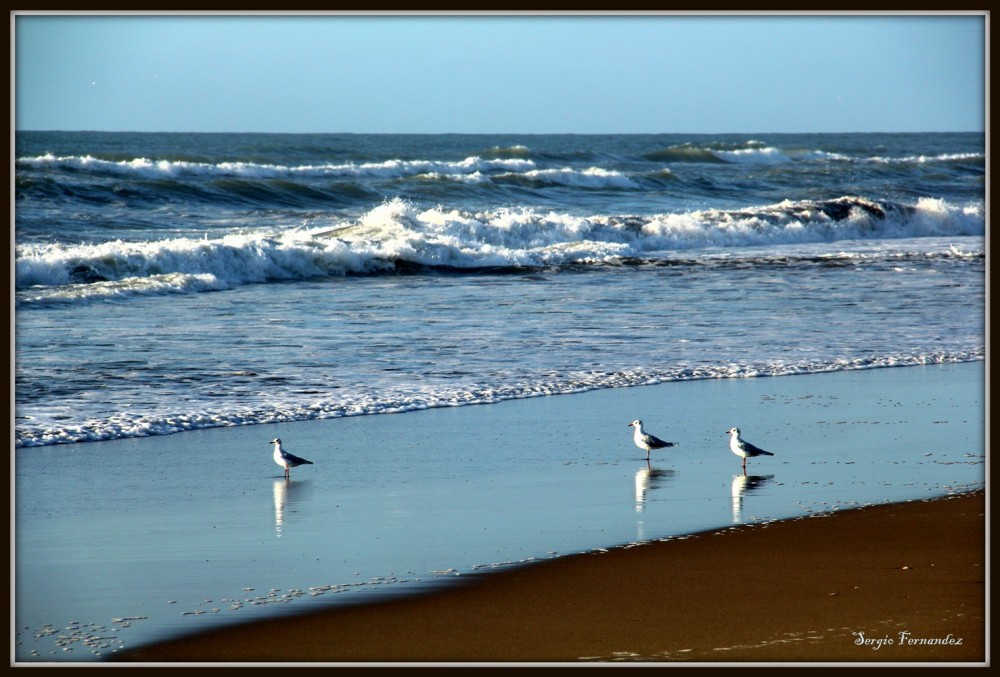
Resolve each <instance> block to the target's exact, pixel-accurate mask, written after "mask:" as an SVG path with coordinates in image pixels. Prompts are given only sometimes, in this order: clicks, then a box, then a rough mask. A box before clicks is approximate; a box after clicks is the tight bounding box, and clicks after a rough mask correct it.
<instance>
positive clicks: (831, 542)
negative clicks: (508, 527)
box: [118, 492, 988, 663]
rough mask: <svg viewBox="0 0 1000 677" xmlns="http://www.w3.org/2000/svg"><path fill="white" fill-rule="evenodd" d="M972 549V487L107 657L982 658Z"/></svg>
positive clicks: (976, 539) (978, 555) (976, 531)
mask: <svg viewBox="0 0 1000 677" xmlns="http://www.w3.org/2000/svg"><path fill="white" fill-rule="evenodd" d="M985 553H986V518H985V495H984V492H975V493H972V494H965V495H961V496H954V497H949V498H945V499H937V500H930V501H914V502H908V503H903V504H897V505H881V506H873V507H867V508H861V509H857V510H850V511H842V512H838V513H834V514H832V515H824V516H816V517H809V518H802V519H797V520H791V521H785V522H774V523H770V524H766V525H756V526H746V527H739V528H734V529H727V530H723V531H720V532H712V533H705V534H699V535H696V536H693V537H690V538H686V539H675V540H671V541H665V542H659V543H652V544H646V545H641V546H635V547H630V548H620V549H614V550H611V551H609V552H606V553H594V554H584V555H575V556H567V557H560V558H556V559H553V560H548V561H545V562H541V563H537V564H532V565H528V566H523V567H520V568H516V569H512V570H508V571H503V572H495V573H490V574H484V575H482V576H475V577H470V578H471V579H472V580H471V582H468V583H467V584H465V585H458V586H455V587H453V588H450V589H445V590H443V591H438V592H433V593H428V594H422V595H417V596H412V597H407V598H403V599H397V600H394V601H389V602H381V603H374V604H369V605H360V606H350V607H340V608H336V609H330V610H326V611H323V612H319V613H310V614H307V615H302V616H294V617H285V618H281V619H277V620H269V621H263V622H255V623H252V624H247V625H240V626H234V627H230V628H225V629H222V630H217V631H212V632H206V633H203V634H199V635H196V636H191V637H185V638H181V639H177V640H173V641H167V642H164V643H161V644H157V645H152V646H148V647H144V648H139V649H136V650H133V651H129V652H124V653H123V655H121V656H119V658H118V660H129V661H146V662H176V661H180V662H201V661H223V662H233V663H247V662H251V663H252V662H271V661H296V662H306V661H322V662H370V661H375V662H391V663H400V662H402V663H420V662H436V663H445V662H477V663H478V662H518V663H541V662H577V661H620V660H625V661H657V662H673V661H690V662H713V663H714V662H728V661H738V662H774V661H794V662H813V661H817V662H841V661H850V662H872V661H890V662H938V661H947V662H977V663H982V662H985V661H987V659H988V657H987V655H986V617H987V614H986V561H985V559H986V557H985ZM901 633H904V634H901ZM877 640H882V641H881V643H880V644H879V643H876V641H877Z"/></svg>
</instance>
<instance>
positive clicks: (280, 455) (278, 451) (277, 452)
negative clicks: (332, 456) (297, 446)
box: [271, 437, 312, 477]
mask: <svg viewBox="0 0 1000 677" xmlns="http://www.w3.org/2000/svg"><path fill="white" fill-rule="evenodd" d="M271 444H273V445H274V462H275V463H277V464H278V465H280V466H281V467H282V468H284V469H285V477H290V473H289V470H290V469H292V468H294V467H295V466H297V465H303V464H304V463H308V464H309V465H312V461H307V460H306V459H304V458H299V457H298V456H296V455H295V454H290V453H288V452H287V451H285V450H284V449H282V448H281V438H280V437H275V438H274V439H273V440H271Z"/></svg>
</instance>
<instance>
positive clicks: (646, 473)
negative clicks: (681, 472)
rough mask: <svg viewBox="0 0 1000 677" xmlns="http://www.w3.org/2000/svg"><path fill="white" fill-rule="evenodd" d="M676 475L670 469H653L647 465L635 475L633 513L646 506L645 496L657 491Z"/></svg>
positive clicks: (674, 471)
mask: <svg viewBox="0 0 1000 677" xmlns="http://www.w3.org/2000/svg"><path fill="white" fill-rule="evenodd" d="M676 474H677V471H676V470H673V469H670V468H654V467H653V466H652V465H650V464H649V463H646V465H644V466H642V467H641V468H639V470H638V471H637V472H636V473H635V511H636V512H642V510H643V508H644V507H645V504H646V494H647V493H648V492H649V491H651V490H653V489H658V488H659V487H661V486H662V485H663V484H665V483H666V482H668V481H669V480H671V479H672V478H673V477H674V476H675V475H676Z"/></svg>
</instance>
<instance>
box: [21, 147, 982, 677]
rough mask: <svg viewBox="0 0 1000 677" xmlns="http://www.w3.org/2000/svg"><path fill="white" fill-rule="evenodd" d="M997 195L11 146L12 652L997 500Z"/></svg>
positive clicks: (950, 169)
mask: <svg viewBox="0 0 1000 677" xmlns="http://www.w3.org/2000/svg"><path fill="white" fill-rule="evenodd" d="M985 181H986V156H985V144H984V137H983V135H981V134H918V135H910V134H888V135H881V134H847V135H710V136H678V135H650V136H633V135H629V136H611V135H609V136H580V135H535V136H531V135H529V136H499V135H496V136H490V135H484V136H469V135H429V136H400V135H373V136H365V135H254V134H126V133H114V134H109V133H62V132H19V133H17V135H16V148H15V204H14V209H15V224H14V225H15V234H14V238H15V252H14V259H15V260H14V271H13V272H14V283H15V289H14V303H15V306H14V307H15V316H14V319H15V356H14V357H15V365H14V368H15V390H14V395H15V403H14V410H15V411H14V414H15V434H14V446H15V449H14V450H13V452H12V453H13V455H14V459H15V463H14V471H15V484H14V489H15V505H14V508H15V519H16V535H15V538H16V542H15V548H16V551H15V554H16V559H15V565H16V582H15V583H16V587H15V599H16V608H15V621H16V628H15V637H14V643H15V647H14V653H15V656H16V658H17V660H20V661H27V662H38V661H93V660H100V659H102V658H103V657H106V656H107V655H109V654H110V653H112V652H114V651H115V650H117V649H120V648H121V647H123V646H125V647H128V646H134V645H136V644H138V643H143V642H148V641H153V640H156V639H160V638H163V637H166V636H169V635H171V634H174V633H178V632H189V631H195V630H199V629H204V628H206V627H210V626H211V625H212V624H216V623H227V622H235V621H239V620H249V619H250V618H255V617H259V616H260V615H264V614H276V613H286V612H290V611H295V610H301V609H304V608H306V607H307V606H308V605H309V604H329V603H341V600H349V599H358V598H364V597H366V596H372V595H378V594H383V593H382V591H393V592H397V591H406V590H412V589H422V586H426V585H437V584H440V583H441V582H447V581H450V580H452V579H454V578H461V577H462V576H465V575H468V574H470V573H473V574H474V573H476V572H479V571H484V570H485V571H491V570H494V569H497V568H502V567H504V566H508V565H510V564H512V563H520V562H525V561H531V560H535V559H540V558H546V557H552V556H558V555H560V554H563V553H570V552H585V551H597V552H599V551H600V549H602V548H608V547H612V546H616V545H622V544H632V543H639V542H645V541H648V540H658V539H665V538H674V537H683V536H684V535H685V534H690V533H692V532H696V531H702V530H707V529H713V528H719V527H725V526H729V525H734V524H735V525H753V524H760V523H764V522H767V521H769V520H774V519H787V518H794V517H799V516H803V515H810V514H817V513H824V512H826V511H829V510H835V509H840V508H846V507H855V506H858V505H866V504H871V503H877V502H884V501H901V500H912V499H915V498H924V497H933V496H939V495H947V494H948V493H952V492H955V491H963V490H968V489H970V488H981V487H982V486H983V485H984V482H985V479H984V465H985V442H984V425H985V423H984V422H985V418H984V416H985V414H984V410H983V406H984V392H983V389H982V382H983V381H982V379H983V373H984V367H985V352H986V351H985V267H986V266H985V264H986V243H985V236H986V226H985V222H986V207H985ZM771 377H780V378H771ZM647 386H654V387H647ZM549 395H566V396H567V397H543V396H549ZM570 395H571V396H570ZM466 405H484V406H466ZM399 414H403V415H399ZM637 417H642V418H644V419H645V420H646V423H647V426H648V428H649V429H650V430H651V431H652V432H653V433H654V434H658V435H661V436H663V437H665V438H667V439H670V440H672V441H677V442H679V443H680V444H679V447H677V448H676V449H674V450H671V452H672V453H671V454H670V456H667V455H666V454H659V455H656V454H654V459H653V462H652V463H650V464H647V463H646V462H645V454H644V452H642V451H640V450H638V449H637V448H635V447H634V446H633V445H632V442H631V432H632V429H631V428H628V427H627V426H626V424H627V423H628V422H629V421H631V420H632V419H634V418H637ZM734 425H738V426H740V427H741V428H742V429H743V431H744V434H745V436H746V437H747V439H749V440H750V441H751V442H754V443H756V444H759V445H760V446H763V447H765V448H768V449H770V450H772V451H774V452H775V453H776V455H775V457H773V458H770V457H769V458H766V459H751V460H750V461H749V462H748V466H749V473H748V474H746V475H744V474H743V473H741V472H740V461H739V459H738V458H736V457H735V456H733V455H732V454H730V453H729V452H728V449H727V446H726V445H727V437H726V435H725V431H726V430H727V429H728V428H730V427H733V426H734ZM275 436H281V437H282V438H283V439H284V440H285V443H286V446H287V447H288V448H289V449H290V450H291V451H292V452H293V453H297V454H300V455H302V456H305V457H306V458H310V460H313V461H314V462H315V464H314V465H312V466H305V467H300V468H296V469H294V470H293V471H292V476H293V479H292V480H291V481H290V482H285V481H284V480H283V479H282V478H281V477H280V476H281V470H280V469H279V468H278V467H277V466H276V465H274V463H273V462H272V461H271V459H270V453H271V449H270V447H269V446H268V444H267V442H268V441H269V440H270V439H272V438H273V437H275Z"/></svg>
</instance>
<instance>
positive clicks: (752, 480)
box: [733, 473, 774, 522]
mask: <svg viewBox="0 0 1000 677" xmlns="http://www.w3.org/2000/svg"><path fill="white" fill-rule="evenodd" d="M772 478H774V475H744V474H743V473H740V474H739V475H733V522H741V521H742V520H743V497H744V496H745V495H746V494H750V493H753V492H755V491H757V490H758V489H760V488H761V487H762V486H764V485H765V484H767V483H768V482H770V481H771V479H772Z"/></svg>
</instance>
